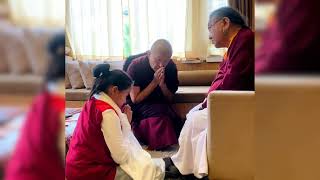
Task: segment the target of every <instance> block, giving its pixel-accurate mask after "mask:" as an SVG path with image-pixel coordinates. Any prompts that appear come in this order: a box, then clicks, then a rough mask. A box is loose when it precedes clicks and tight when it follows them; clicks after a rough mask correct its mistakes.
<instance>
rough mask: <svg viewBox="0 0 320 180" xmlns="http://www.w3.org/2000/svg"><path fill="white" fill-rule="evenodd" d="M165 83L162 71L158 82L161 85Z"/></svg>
mask: <svg viewBox="0 0 320 180" xmlns="http://www.w3.org/2000/svg"><path fill="white" fill-rule="evenodd" d="M164 85H165V74H164V72H163V73H162V74H161V75H160V83H159V86H160V87H162V86H164Z"/></svg>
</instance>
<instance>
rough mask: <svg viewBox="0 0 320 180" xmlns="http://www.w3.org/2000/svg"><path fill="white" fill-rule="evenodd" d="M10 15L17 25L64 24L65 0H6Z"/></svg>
mask: <svg viewBox="0 0 320 180" xmlns="http://www.w3.org/2000/svg"><path fill="white" fill-rule="evenodd" d="M8 3H9V8H10V13H11V17H12V18H13V21H14V22H15V23H16V24H18V25H25V26H61V27H63V26H64V24H65V0H8Z"/></svg>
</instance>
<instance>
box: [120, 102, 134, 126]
mask: <svg viewBox="0 0 320 180" xmlns="http://www.w3.org/2000/svg"><path fill="white" fill-rule="evenodd" d="M122 111H123V113H125V114H126V115H127V118H128V121H129V123H131V121H132V110H131V107H130V106H129V105H125V106H124V107H123V108H122Z"/></svg>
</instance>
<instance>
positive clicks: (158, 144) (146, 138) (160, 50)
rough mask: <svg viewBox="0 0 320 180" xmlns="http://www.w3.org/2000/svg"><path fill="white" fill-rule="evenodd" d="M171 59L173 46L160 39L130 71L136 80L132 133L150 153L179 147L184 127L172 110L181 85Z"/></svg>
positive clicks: (131, 99)
mask: <svg viewBox="0 0 320 180" xmlns="http://www.w3.org/2000/svg"><path fill="white" fill-rule="evenodd" d="M171 56H172V47H171V45H170V43H169V42H168V41H167V40H164V39H159V40H157V41H155V42H154V44H153V45H152V47H151V50H150V51H149V52H148V53H147V54H146V55H145V56H142V57H139V58H137V59H135V60H133V61H132V63H131V64H130V66H129V68H128V71H127V72H128V74H129V75H130V76H131V78H132V79H133V81H134V86H133V89H132V91H131V93H130V106H131V107H132V111H133V122H132V128H133V132H134V133H135V136H136V137H137V138H138V140H139V141H140V142H142V143H143V144H145V145H148V148H149V149H150V150H154V149H157V150H159V149H163V148H166V147H168V146H171V145H173V144H176V143H177V142H178V141H177V137H178V134H179V131H180V129H181V126H182V124H181V121H180V119H179V118H178V116H177V115H176V113H175V112H174V111H173V109H172V107H171V102H172V100H173V96H174V94H175V92H176V91H177V89H178V85H179V81H178V75H177V67H176V65H175V64H174V62H173V61H172V60H171Z"/></svg>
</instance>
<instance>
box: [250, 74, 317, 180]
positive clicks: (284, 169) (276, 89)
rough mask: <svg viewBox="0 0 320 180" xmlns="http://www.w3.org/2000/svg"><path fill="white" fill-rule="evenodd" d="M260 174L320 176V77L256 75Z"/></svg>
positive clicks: (277, 179)
mask: <svg viewBox="0 0 320 180" xmlns="http://www.w3.org/2000/svg"><path fill="white" fill-rule="evenodd" d="M256 93H257V97H256V121H255V139H256V141H255V150H256V153H255V157H256V158H255V160H256V165H255V166H256V169H257V171H256V178H257V179H272V180H282V179H290V180H300V179H309V180H311V179H320V171H319V166H320V155H319V152H320V130H319V127H320V116H319V110H320V78H319V77H312V76H290V77H289V76H283V75H282V76H279V75H277V76H258V77H256Z"/></svg>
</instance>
